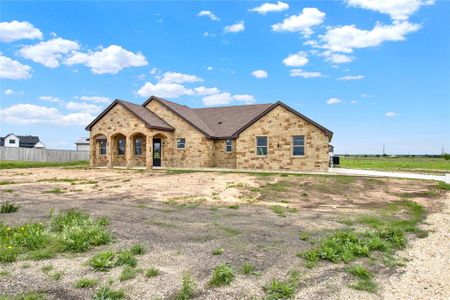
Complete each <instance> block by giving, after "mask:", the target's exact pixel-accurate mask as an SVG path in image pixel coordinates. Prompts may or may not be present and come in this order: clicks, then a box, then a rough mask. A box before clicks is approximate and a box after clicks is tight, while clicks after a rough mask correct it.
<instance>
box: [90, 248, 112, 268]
mask: <svg viewBox="0 0 450 300" xmlns="http://www.w3.org/2000/svg"><path fill="white" fill-rule="evenodd" d="M114 260H115V255H114V253H113V252H112V251H103V252H100V253H97V254H96V255H94V256H93V257H92V258H91V259H90V260H89V265H90V266H91V267H92V268H93V269H94V270H95V271H101V272H106V271H109V270H110V269H112V268H114V266H115V265H116V264H115V261H114Z"/></svg>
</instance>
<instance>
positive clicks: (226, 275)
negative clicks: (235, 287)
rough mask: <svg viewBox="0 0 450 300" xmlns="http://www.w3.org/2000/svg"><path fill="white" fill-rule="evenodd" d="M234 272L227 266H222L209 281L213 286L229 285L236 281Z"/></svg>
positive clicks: (214, 271) (215, 269)
mask: <svg viewBox="0 0 450 300" xmlns="http://www.w3.org/2000/svg"><path fill="white" fill-rule="evenodd" d="M234 277H235V275H234V270H233V269H232V268H231V267H229V266H227V265H225V264H220V265H218V266H217V267H215V268H214V270H213V275H212V277H211V279H210V281H209V284H210V285H211V286H216V287H217V286H221V285H229V284H230V283H231V282H232V281H233V279H234Z"/></svg>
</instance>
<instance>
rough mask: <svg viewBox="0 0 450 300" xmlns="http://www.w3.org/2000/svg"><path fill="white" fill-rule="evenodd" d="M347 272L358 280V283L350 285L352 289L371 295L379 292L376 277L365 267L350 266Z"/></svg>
mask: <svg viewBox="0 0 450 300" xmlns="http://www.w3.org/2000/svg"><path fill="white" fill-rule="evenodd" d="M345 272H347V273H348V274H351V275H353V276H354V277H355V278H357V279H358V281H357V283H355V284H351V285H350V287H351V288H353V289H356V290H361V291H366V292H370V293H375V292H376V291H377V284H376V282H375V281H373V277H374V275H373V274H372V273H371V272H370V271H369V270H367V268H365V267H364V266H360V265H354V266H350V267H347V268H345Z"/></svg>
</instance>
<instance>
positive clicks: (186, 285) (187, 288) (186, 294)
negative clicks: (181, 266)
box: [175, 273, 197, 300]
mask: <svg viewBox="0 0 450 300" xmlns="http://www.w3.org/2000/svg"><path fill="white" fill-rule="evenodd" d="M196 288H197V285H196V284H195V281H194V279H193V278H192V276H191V275H190V274H189V273H184V274H183V278H182V284H181V289H180V290H179V291H178V292H177V293H176V295H175V299H176V300H188V299H191V298H192V297H193V296H194V291H195V289H196Z"/></svg>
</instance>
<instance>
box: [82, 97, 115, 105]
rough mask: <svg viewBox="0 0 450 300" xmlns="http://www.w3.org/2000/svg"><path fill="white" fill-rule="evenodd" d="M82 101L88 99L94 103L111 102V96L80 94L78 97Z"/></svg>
mask: <svg viewBox="0 0 450 300" xmlns="http://www.w3.org/2000/svg"><path fill="white" fill-rule="evenodd" d="M79 98H80V99H81V100H83V101H89V102H94V103H110V102H112V99H111V98H108V97H101V96H81V97H79Z"/></svg>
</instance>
